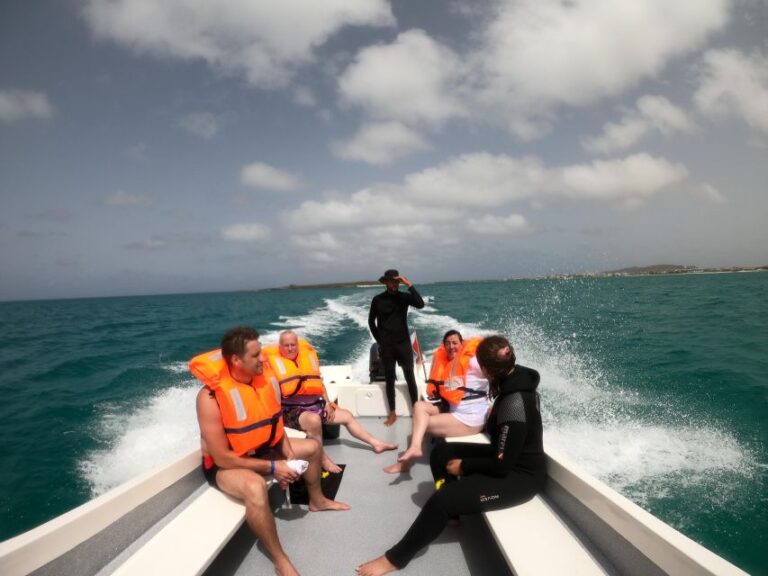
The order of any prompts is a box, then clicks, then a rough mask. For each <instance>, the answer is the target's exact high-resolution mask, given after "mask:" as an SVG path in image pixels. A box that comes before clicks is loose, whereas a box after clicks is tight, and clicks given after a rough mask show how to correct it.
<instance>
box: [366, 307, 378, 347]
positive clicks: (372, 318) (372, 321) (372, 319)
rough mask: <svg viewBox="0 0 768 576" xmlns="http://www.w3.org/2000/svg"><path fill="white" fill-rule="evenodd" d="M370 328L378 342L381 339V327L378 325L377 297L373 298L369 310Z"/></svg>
mask: <svg viewBox="0 0 768 576" xmlns="http://www.w3.org/2000/svg"><path fill="white" fill-rule="evenodd" d="M368 328H369V329H370V331H371V334H372V335H373V339H374V340H376V342H378V341H379V328H378V326H376V298H374V299H373V300H371V309H370V311H369V312H368Z"/></svg>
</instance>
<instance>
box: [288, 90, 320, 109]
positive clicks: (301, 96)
mask: <svg viewBox="0 0 768 576" xmlns="http://www.w3.org/2000/svg"><path fill="white" fill-rule="evenodd" d="M293 101H294V102H296V104H298V105H299V106H303V107H305V108H314V107H315V106H317V100H316V99H315V95H314V94H313V93H312V90H310V89H309V88H307V87H306V86H297V87H296V88H295V89H294V91H293Z"/></svg>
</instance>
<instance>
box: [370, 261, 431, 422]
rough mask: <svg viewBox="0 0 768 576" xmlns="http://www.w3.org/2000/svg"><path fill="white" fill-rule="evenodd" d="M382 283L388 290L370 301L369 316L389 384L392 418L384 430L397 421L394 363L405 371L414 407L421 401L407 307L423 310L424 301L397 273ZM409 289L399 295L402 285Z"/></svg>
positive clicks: (387, 385)
mask: <svg viewBox="0 0 768 576" xmlns="http://www.w3.org/2000/svg"><path fill="white" fill-rule="evenodd" d="M379 282H381V283H382V284H386V286H387V289H386V291H385V292H382V293H381V294H377V295H376V296H374V297H373V300H372V301H371V310H370V312H369V313H368V326H369V327H370V329H371V334H372V335H373V338H374V340H376V342H377V343H378V345H379V355H380V357H381V364H382V367H383V368H384V379H385V381H386V390H387V404H388V406H389V415H388V416H387V419H386V420H385V421H384V425H385V426H391V425H392V424H393V423H394V422H395V420H397V414H396V413H395V362H397V363H398V364H399V365H400V368H402V370H403V376H405V381H406V382H407V383H408V394H409V395H410V397H411V405H413V404H415V403H416V400H417V399H418V395H419V393H418V389H417V388H416V377H415V376H414V374H413V348H411V336H410V333H409V332H408V321H407V316H408V307H409V306H413V307H414V308H424V300H423V299H422V297H421V294H419V292H418V291H417V290H416V288H415V286H414V285H413V283H412V282H411V281H410V280H408V278H406V277H405V276H401V275H400V273H399V272H398V271H397V270H387V271H386V272H384V275H383V276H382V277H381V278H379ZM401 282H402V283H403V284H405V285H406V286H407V287H408V292H400V291H399V290H398V286H399V285H400V283H401Z"/></svg>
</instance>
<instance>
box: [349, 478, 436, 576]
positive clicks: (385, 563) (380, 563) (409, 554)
mask: <svg viewBox="0 0 768 576" xmlns="http://www.w3.org/2000/svg"><path fill="white" fill-rule="evenodd" d="M444 492H445V491H442V490H441V491H440V492H435V493H434V494H433V495H432V496H431V497H430V498H429V500H427V503H426V504H424V507H423V508H422V509H421V512H420V513H419V515H418V516H417V517H416V520H415V521H414V523H413V524H411V527H410V528H409V529H408V532H406V533H405V536H403V538H402V539H401V540H400V542H398V543H397V544H396V545H395V546H393V547H392V548H390V549H389V550H387V551H386V552H385V553H384V555H383V556H379V557H378V558H376V559H374V560H371V561H370V562H366V563H365V564H361V565H360V566H358V567H357V573H358V574H359V575H360V576H381V575H382V574H387V573H389V572H392V571H394V570H399V569H402V568H405V566H406V565H407V564H408V563H409V562H410V561H411V559H412V558H413V557H414V556H415V555H416V554H417V553H418V552H419V550H421V549H422V548H424V547H425V546H426V545H427V544H429V543H430V542H432V540H434V539H435V538H437V537H438V536H439V535H440V533H441V532H442V531H443V529H444V528H445V525H446V524H447V523H448V520H449V515H448V513H447V511H446V506H447V503H446V498H445V496H444V495H443V494H444Z"/></svg>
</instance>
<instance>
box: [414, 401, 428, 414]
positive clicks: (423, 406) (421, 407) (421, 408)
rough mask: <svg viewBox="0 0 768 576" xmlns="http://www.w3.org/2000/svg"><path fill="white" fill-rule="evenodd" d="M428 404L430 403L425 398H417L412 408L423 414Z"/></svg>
mask: <svg viewBox="0 0 768 576" xmlns="http://www.w3.org/2000/svg"><path fill="white" fill-rule="evenodd" d="M429 406H431V404H430V403H429V402H427V401H426V400H419V401H418V402H416V404H414V405H413V410H414V411H415V412H419V413H420V414H425V413H426V412H427V408H428V407H429Z"/></svg>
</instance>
